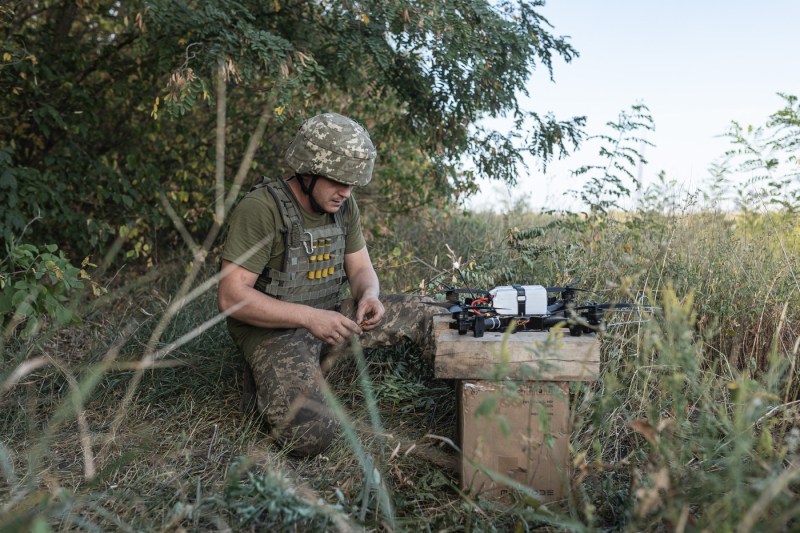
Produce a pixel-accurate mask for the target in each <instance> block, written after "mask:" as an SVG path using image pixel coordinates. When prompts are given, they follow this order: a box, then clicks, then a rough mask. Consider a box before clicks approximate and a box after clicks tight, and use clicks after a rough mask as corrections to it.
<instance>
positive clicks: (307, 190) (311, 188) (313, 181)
mask: <svg viewBox="0 0 800 533" xmlns="http://www.w3.org/2000/svg"><path fill="white" fill-rule="evenodd" d="M308 175H309V176H311V181H310V182H309V183H308V185H306V182H305V181H303V176H301V175H300V174H297V173H295V175H294V178H296V179H297V183H299V184H300V189H302V191H303V193H304V194H305V195H306V196H308V202H309V204H311V209H313V210H314V211H315V212H316V213H317V214H319V215H321V214H323V213H325V210H324V209H322V206H320V205H319V204H318V203H317V201H316V200H315V199H314V196H313V195H312V194H311V193H312V192H313V191H314V187H315V186H316V185H317V180H319V176H318V175H316V174H308Z"/></svg>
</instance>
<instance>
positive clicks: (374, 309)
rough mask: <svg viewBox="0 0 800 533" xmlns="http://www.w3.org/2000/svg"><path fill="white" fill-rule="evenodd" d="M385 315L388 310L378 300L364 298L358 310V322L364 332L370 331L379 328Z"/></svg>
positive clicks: (359, 303)
mask: <svg viewBox="0 0 800 533" xmlns="http://www.w3.org/2000/svg"><path fill="white" fill-rule="evenodd" d="M385 313H386V310H385V309H384V307H383V304H382V303H381V301H380V300H379V299H378V298H374V297H366V298H362V299H361V300H359V302H358V308H357V309H356V322H357V323H358V325H359V326H360V327H361V329H362V330H364V331H369V330H371V329H374V328H376V327H377V326H378V324H379V323H380V321H381V320H382V319H383V315H384V314H385Z"/></svg>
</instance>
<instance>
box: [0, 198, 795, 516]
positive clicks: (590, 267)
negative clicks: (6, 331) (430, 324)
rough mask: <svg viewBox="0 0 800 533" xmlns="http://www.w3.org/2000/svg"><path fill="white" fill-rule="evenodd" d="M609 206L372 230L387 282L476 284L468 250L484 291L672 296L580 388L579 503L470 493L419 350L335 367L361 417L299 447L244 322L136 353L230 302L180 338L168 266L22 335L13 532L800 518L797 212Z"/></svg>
mask: <svg viewBox="0 0 800 533" xmlns="http://www.w3.org/2000/svg"><path fill="white" fill-rule="evenodd" d="M600 222H601V223H600V224H598V223H597V221H586V220H581V219H579V218H565V217H554V216H549V217H544V216H541V215H532V214H529V213H522V212H519V213H509V214H507V215H504V216H501V215H491V214H478V215H474V214H473V215H471V216H467V217H465V216H463V215H460V214H458V213H447V214H443V213H438V212H430V213H428V212H425V213H416V214H415V217H414V219H413V220H409V221H404V222H403V223H401V224H398V226H397V232H396V233H395V234H394V235H392V236H391V238H389V237H385V238H381V239H378V240H376V241H375V242H374V243H372V247H371V255H372V256H373V258H374V259H375V261H376V264H377V266H378V270H379V275H380V276H381V278H382V280H384V291H385V292H392V291H395V292H411V291H413V292H418V291H420V290H423V289H424V290H426V291H428V292H435V290H436V289H438V288H440V287H441V286H443V285H445V284H460V283H462V281H461V279H460V277H458V276H454V273H453V271H452V268H451V266H452V260H453V259H458V260H459V262H460V263H461V265H463V266H462V269H463V271H464V275H465V278H466V280H467V281H468V283H470V284H472V285H473V286H475V287H479V288H491V287H492V286H494V285H498V284H503V283H507V282H510V281H514V282H525V283H530V284H542V285H555V284H559V283H565V282H567V281H570V280H573V279H577V278H580V286H582V287H585V288H588V289H591V290H593V291H595V297H596V298H597V299H598V300H600V301H602V300H606V299H608V300H610V299H626V300H632V299H638V298H641V297H646V298H647V300H648V301H649V302H650V303H652V304H655V305H657V306H658V308H659V311H658V313H656V316H654V317H653V319H652V320H651V321H650V322H648V323H646V324H630V325H627V326H623V327H619V328H614V329H612V330H609V332H608V334H607V335H606V336H605V337H604V340H603V350H602V364H601V379H600V380H599V381H597V382H596V383H591V384H578V383H573V384H572V385H571V387H570V405H571V409H572V410H571V414H570V416H571V421H572V437H571V450H570V452H571V453H570V455H571V458H572V459H573V464H574V469H573V476H572V484H571V486H570V490H569V497H568V498H567V499H566V500H564V501H562V502H556V503H553V504H548V505H545V506H542V505H539V504H538V502H536V501H534V500H533V499H531V498H530V497H528V496H526V495H525V494H524V493H521V494H519V495H518V498H517V499H516V500H515V501H514V502H513V503H511V504H509V505H500V504H497V503H493V502H491V501H486V500H483V499H482V498H480V497H477V498H476V497H474V496H472V495H470V494H466V493H463V492H462V491H461V490H460V489H459V480H458V475H457V469H456V464H457V459H458V456H457V453H456V450H455V449H454V448H453V446H451V445H450V443H451V442H455V441H457V427H456V426H457V423H456V422H457V416H458V413H457V407H456V405H455V387H454V383H453V382H451V381H446V380H439V379H436V378H435V377H434V376H433V374H432V369H431V367H430V365H429V364H426V363H424V362H422V361H420V360H419V357H418V356H419V354H418V353H417V352H416V351H415V349H414V348H413V347H395V348H392V349H384V350H376V351H372V352H370V353H366V354H364V359H363V360H360V359H358V358H356V359H351V360H347V361H343V362H341V363H340V364H339V365H338V366H337V367H335V368H334V370H333V371H332V373H331V374H330V375H329V382H330V385H331V393H332V398H335V401H336V402H337V404H338V405H339V406H340V409H341V413H342V416H343V417H344V418H345V420H346V421H347V424H346V432H345V433H344V434H343V435H342V437H341V438H340V439H339V440H338V441H337V442H336V443H335V444H334V446H333V447H332V448H331V449H330V450H328V452H326V453H325V454H324V455H323V456H320V457H316V458H313V459H306V460H298V459H294V458H291V457H289V456H287V455H285V454H284V453H283V452H282V451H281V450H280V449H279V448H277V447H276V446H273V445H272V443H271V440H270V438H269V436H268V435H266V434H265V433H264V432H263V431H262V430H261V429H260V426H259V424H258V420H256V419H254V418H252V417H250V416H245V415H242V414H241V413H240V412H239V397H240V389H241V383H240V381H239V380H240V377H239V371H240V360H239V356H238V354H237V353H236V351H235V349H234V347H233V344H232V342H231V341H230V340H229V338H228V336H227V332H226V331H225V327H224V325H223V324H216V325H214V326H212V327H210V328H209V329H208V330H206V331H204V332H203V333H202V334H201V335H200V336H198V337H197V338H194V339H192V340H189V341H188V342H185V343H182V344H180V345H179V346H177V347H174V349H171V350H170V351H169V353H167V354H166V355H164V356H163V357H161V358H160V359H159V360H158V361H156V362H155V363H154V364H153V365H151V366H150V367H148V368H145V369H142V368H139V369H137V368H136V365H137V364H138V362H139V361H140V360H141V359H142V356H143V355H144V354H145V352H146V351H147V350H148V347H150V348H151V349H154V350H155V351H158V350H163V349H165V348H167V347H169V346H171V343H173V342H175V341H177V340H179V339H181V338H182V337H183V336H184V335H185V334H186V333H188V332H191V331H193V330H194V329H195V328H197V326H198V325H199V324H202V323H204V322H205V321H207V320H210V319H212V318H213V317H214V316H215V312H216V303H215V294H214V290H213V287H212V288H211V290H208V291H206V292H203V293H202V294H201V295H200V296H199V297H198V298H196V299H195V300H193V301H192V302H190V303H189V304H188V305H187V306H186V307H185V308H183V309H182V310H181V311H180V312H179V313H178V314H177V315H176V316H175V317H174V318H172V319H171V320H169V321H168V322H167V324H166V327H164V328H163V333H161V334H158V332H159V331H162V328H159V321H160V320H161V318H162V317H163V316H164V315H165V313H166V312H167V309H168V306H169V305H170V303H171V302H173V301H174V297H175V294H176V292H177V287H178V286H179V284H180V283H181V279H182V278H181V276H180V275H179V273H178V271H177V270H179V269H177V270H176V269H171V270H170V269H164V270H163V273H162V274H161V275H155V276H152V277H151V278H150V279H149V281H148V282H147V283H141V284H138V285H133V286H132V287H131V288H129V289H124V288H116V289H114V290H112V291H111V296H112V298H108V299H107V300H106V302H105V303H104V304H103V305H102V306H98V307H97V308H95V309H93V310H92V309H87V310H86V311H85V312H84V325H83V326H82V327H80V328H67V329H61V330H57V331H55V330H54V331H45V332H43V333H42V334H41V335H39V336H37V337H35V338H31V339H21V338H17V337H10V338H8V339H6V342H5V344H4V346H3V353H2V363H3V366H2V369H0V529H3V530H17V531H27V530H31V529H37V530H40V531H46V530H48V529H50V530H54V531H56V530H89V531H108V530H120V531H160V530H176V529H180V528H183V529H186V530H196V531H204V530H216V529H232V530H235V531H236V530H251V529H252V530H264V531H266V530H269V531H354V530H356V531H360V530H367V531H388V530H393V531H441V530H445V531H509V530H516V531H555V530H558V531H561V530H569V531H597V530H601V531H618V530H619V531H695V530H696V531H701V530H704V529H705V530H709V531H767V530H769V531H790V530H793V529H796V528H797V527H798V514H800V505H798V504H800V501H799V500H800V498H798V488H799V487H800V467H798V464H800V463H798V459H800V456H799V455H798V454H799V453H800V427H798V424H797V422H796V420H798V419H800V416H798V411H799V410H800V403H798V400H799V399H800V395H799V394H798V383H800V380H799V379H798V370H797V359H798V357H797V355H798V340H797V339H798V338H800V316H798V314H799V312H798V309H800V307H799V306H798V303H799V302H798V298H799V296H800V295H799V293H800V290H798V282H797V272H798V264H797V263H798V259H797V258H798V257H799V256H798V249H797V246H798V243H797V239H796V230H795V227H796V221H795V219H794V218H793V217H791V216H789V215H786V216H783V215H779V214H776V213H775V214H770V215H758V216H755V215H749V216H748V217H731V216H725V215H722V214H714V213H693V214H689V213H682V212H676V213H674V214H657V213H647V212H642V213H637V214H631V215H628V216H626V217H624V218H622V217H620V218H619V219H616V220H615V219H613V218H609V219H606V220H602V221H600ZM540 230H541V231H540ZM419 235H422V236H424V237H420V238H418V237H415V236H419ZM510 237H511V239H510ZM448 246H449V250H448ZM451 251H452V252H451ZM212 274H213V272H211V271H210V270H209V271H208V272H206V273H205V277H206V278H208V277H210V276H211V275H212ZM116 294H118V295H119V297H118V298H116V299H115V298H113V296H114V295H116ZM154 332H155V333H156V334H157V335H156V340H157V342H155V344H153V342H154V341H153V334H154ZM26 362H27V363H28V364H32V365H33V366H29V367H24V366H22V367H21V366H20V365H24V364H25V363H26ZM34 363H35V364H34ZM15 369H20V370H21V371H20V372H19V373H18V374H13V372H14V370H15ZM134 376H137V378H136V381H134V380H133V378H134ZM132 384H135V387H132Z"/></svg>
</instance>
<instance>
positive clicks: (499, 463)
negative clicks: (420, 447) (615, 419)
mask: <svg viewBox="0 0 800 533" xmlns="http://www.w3.org/2000/svg"><path fill="white" fill-rule="evenodd" d="M504 387H510V390H511V391H513V392H515V393H516V394H515V395H516V396H517V398H516V399H514V398H509V396H513V394H512V395H509V394H507V393H506V394H504V393H503V388H504ZM506 390H508V389H506ZM458 400H459V412H460V415H459V435H460V440H461V450H462V456H461V460H460V473H461V487H462V489H464V490H467V491H469V492H470V493H471V494H473V495H478V496H480V497H483V498H487V499H491V500H500V501H502V500H508V499H510V492H511V490H513V489H511V488H510V486H509V484H508V483H506V482H504V481H503V480H502V479H499V478H498V474H499V475H501V476H506V477H507V478H510V479H512V480H514V481H516V482H518V483H520V484H522V485H525V486H527V487H530V488H531V489H533V490H534V491H535V492H536V493H537V494H538V495H539V497H540V498H541V500H542V501H543V502H549V501H554V500H559V499H561V498H563V497H564V495H565V493H566V488H567V485H568V482H569V477H570V476H569V437H570V430H569V390H568V388H567V383H565V382H547V381H528V382H505V383H498V382H491V381H473V380H469V381H468V380H463V381H460V382H459V384H458ZM504 428H505V430H506V431H504Z"/></svg>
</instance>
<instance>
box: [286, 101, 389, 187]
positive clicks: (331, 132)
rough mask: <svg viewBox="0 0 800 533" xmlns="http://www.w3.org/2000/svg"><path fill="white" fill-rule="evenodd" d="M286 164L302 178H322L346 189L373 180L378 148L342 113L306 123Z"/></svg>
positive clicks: (293, 145) (316, 118)
mask: <svg viewBox="0 0 800 533" xmlns="http://www.w3.org/2000/svg"><path fill="white" fill-rule="evenodd" d="M286 162H287V163H289V167H291V168H292V170H294V171H295V172H296V173H298V174H318V175H320V176H324V177H326V178H328V179H331V180H333V181H337V182H339V183H344V184H345V185H366V184H367V183H369V180H371V179H372V168H373V167H374V166H375V147H374V146H373V144H372V141H371V140H370V138H369V133H367V130H365V129H364V127H363V126H361V125H360V124H358V123H357V122H355V121H354V120H352V119H349V118H347V117H344V116H342V115H340V114H338V113H323V114H321V115H317V116H315V117H311V118H310V119H308V120H306V121H305V122H304V123H303V125H302V126H301V127H300V131H299V132H297V135H295V137H294V140H293V141H292V143H291V144H290V145H289V148H288V149H287V150H286Z"/></svg>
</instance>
